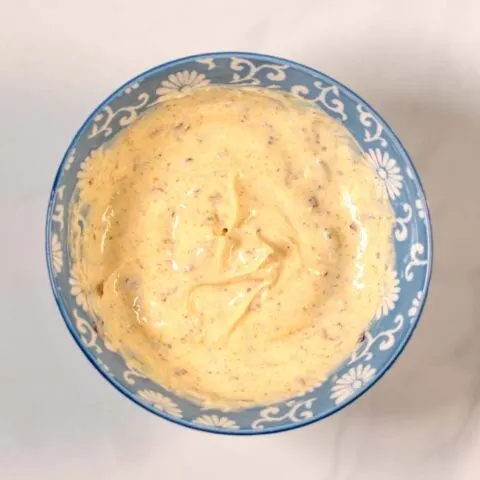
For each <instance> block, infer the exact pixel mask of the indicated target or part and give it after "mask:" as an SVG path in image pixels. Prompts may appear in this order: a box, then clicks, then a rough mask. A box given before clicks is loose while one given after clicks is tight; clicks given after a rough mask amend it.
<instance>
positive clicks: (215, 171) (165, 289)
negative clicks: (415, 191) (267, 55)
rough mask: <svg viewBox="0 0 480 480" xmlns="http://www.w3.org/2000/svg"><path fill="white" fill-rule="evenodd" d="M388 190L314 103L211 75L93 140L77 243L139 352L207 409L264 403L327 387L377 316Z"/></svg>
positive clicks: (118, 332) (144, 366) (77, 211)
mask: <svg viewBox="0 0 480 480" xmlns="http://www.w3.org/2000/svg"><path fill="white" fill-rule="evenodd" d="M381 193H382V192H381V189H380V188H379V185H378V184H377V182H376V179H375V178H374V175H373V173H372V172H371V170H369V169H368V167H366V166H365V164H364V163H363V162H362V161H361V156H360V154H359V153H358V151H357V150H356V149H355V148H354V147H353V142H351V141H350V140H349V137H348V135H347V132H346V130H344V128H343V127H341V126H340V125H338V124H337V123H336V122H334V121H332V120H330V119H329V118H328V117H327V116H325V115H324V114H322V113H321V112H319V111H318V110H316V109H313V108H310V107H309V106H308V105H306V103H305V102H300V101H298V100H296V99H294V98H293V97H290V96H287V95H284V94H281V93H274V92H271V91H270V92H265V91H255V90H251V89H250V90H249V89H233V88H232V89H228V88H218V87H217V88H213V87H212V88H208V89H200V90H197V91H193V92H190V93H188V94H183V95H180V96H177V97H172V98H170V99H169V100H166V101H165V102H163V103H162V104H160V105H159V106H157V107H155V108H154V109H151V110H150V111H149V113H148V114H146V115H144V116H142V117H141V118H140V119H139V120H137V121H136V122H135V123H134V124H133V125H132V126H130V127H128V128H127V129H126V130H125V131H123V132H122V133H120V134H119V135H118V136H117V138H116V139H115V141H114V142H113V143H112V144H111V145H110V146H108V147H107V148H104V149H101V150H98V151H96V152H93V153H92V154H91V156H90V158H89V159H88V161H87V163H86V164H85V166H84V168H83V170H82V172H81V173H80V182H79V201H78V202H77V203H75V204H74V205H72V208H71V213H72V219H73V220H72V242H71V250H72V252H71V253H72V257H73V260H74V261H75V262H77V266H78V270H79V271H81V274H79V277H81V281H82V283H83V288H84V290H85V292H86V293H87V298H88V303H89V308H90V309H91V310H92V311H93V312H94V313H95V314H96V316H97V318H98V319H99V320H100V322H101V327H100V329H101V332H102V334H103V335H104V336H105V337H106V339H107V340H108V342H109V343H110V344H111V345H112V347H113V348H114V349H115V350H117V351H119V352H120V353H121V354H122V355H123V356H124V357H125V358H126V359H127V361H128V362H129V363H130V364H133V365H134V366H135V367H136V368H138V369H140V370H141V371H142V372H143V373H144V374H146V375H148V376H149V377H150V378H152V379H153V380H155V381H157V382H158V383H160V384H162V385H163V386H165V387H167V388H169V389H171V390H173V391H175V392H176V393H178V394H180V395H182V396H184V397H187V398H190V399H192V400H194V401H196V402H199V403H201V404H203V405H205V406H208V407H219V408H224V409H236V408H243V407H248V406H253V405H259V404H266V403H270V402H274V401H278V400H281V399H285V398H288V397H291V396H293V395H296V394H301V393H302V392H305V391H306V390H308V389H309V388H312V387H314V386H317V385H319V384H320V383H321V382H322V381H323V380H324V379H325V378H326V377H327V376H328V374H329V373H331V371H332V370H333V369H334V368H335V367H336V366H337V365H338V364H339V363H341V362H342V361H343V360H344V359H345V358H346V357H347V356H348V355H349V354H350V353H351V352H352V351H353V350H354V348H355V346H356V344H357V342H358V340H359V338H360V337H361V335H362V333H363V332H364V330H365V328H367V326H368V324H369V323H370V321H371V320H372V318H373V317H374V315H375V311H376V310H377V308H378V306H379V303H380V300H381V298H380V297H381V285H383V282H384V278H385V275H386V270H387V269H388V268H389V267H390V266H391V264H392V248H391V245H392V242H391V228H392V212H391V210H390V206H389V204H388V201H387V200H386V199H385V197H384V196H382V194H381ZM87 210H88V214H87V215H86V220H85V225H84V226H83V227H82V228H83V230H81V229H80V228H79V223H80V220H81V218H82V215H85V211H87ZM82 231H83V233H81V232H82Z"/></svg>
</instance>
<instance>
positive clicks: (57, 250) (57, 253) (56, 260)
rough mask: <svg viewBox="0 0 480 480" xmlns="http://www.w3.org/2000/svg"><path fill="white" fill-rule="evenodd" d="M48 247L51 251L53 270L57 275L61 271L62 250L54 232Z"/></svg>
mask: <svg viewBox="0 0 480 480" xmlns="http://www.w3.org/2000/svg"><path fill="white" fill-rule="evenodd" d="M50 249H51V252H52V263H53V270H54V272H55V275H57V274H59V273H60V272H61V271H62V267H63V252H62V244H61V243H60V240H59V239H58V235H57V234H56V233H54V234H53V235H52V240H51V243H50Z"/></svg>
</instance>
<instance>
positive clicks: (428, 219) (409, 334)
mask: <svg viewBox="0 0 480 480" xmlns="http://www.w3.org/2000/svg"><path fill="white" fill-rule="evenodd" d="M231 56H243V57H247V58H249V59H254V60H261V61H269V60H270V61H272V60H273V61H274V62H275V61H276V62H282V63H283V64H285V65H288V66H289V67H292V68H294V69H296V70H303V71H305V72H307V73H309V74H313V75H316V76H319V77H323V78H325V79H327V80H328V81H329V82H331V83H332V84H334V85H337V86H338V87H340V88H341V89H343V91H344V93H345V94H346V95H347V96H349V97H350V98H352V99H354V100H356V101H360V102H362V103H363V104H364V105H366V106H367V107H368V108H369V109H370V110H371V112H372V113H373V114H375V115H376V116H377V118H378V119H380V120H381V122H383V125H384V126H385V128H386V129H387V130H388V131H389V133H390V134H391V135H392V138H393V140H394V142H395V143H396V146H397V148H398V149H399V150H400V151H402V152H403V154H404V156H405V158H406V160H407V161H408V164H409V167H410V168H411V169H412V171H413V173H414V175H415V180H416V182H417V183H418V187H419V193H420V194H421V196H422V197H423V200H424V205H425V220H426V222H425V225H426V232H427V246H428V258H427V265H426V267H427V269H426V273H425V280H424V284H423V292H424V296H423V299H422V303H421V305H420V307H419V312H418V317H417V321H416V322H415V323H414V324H413V325H412V326H411V328H410V329H409V331H408V332H407V334H406V335H405V337H404V339H403V341H402V342H401V343H399V344H398V346H397V348H396V349H395V351H394V352H393V353H392V355H391V356H390V358H389V359H388V361H387V362H386V363H385V364H384V366H383V367H382V368H381V369H380V370H379V371H377V374H376V376H375V378H374V379H373V380H372V381H371V382H370V383H368V384H367V385H366V386H364V388H362V389H360V390H358V392H357V393H355V394H354V395H352V397H350V398H349V399H348V401H346V402H345V403H343V404H342V405H339V406H334V407H332V408H330V409H329V410H327V411H325V412H323V413H322V414H320V415H317V416H314V417H312V418H310V419H307V420H305V421H303V422H299V423H292V424H290V425H281V426H277V427H270V428H268V427H267V428H265V429H262V430H253V429H250V430H240V431H233V430H224V429H221V428H215V427H211V426H203V425H199V424H195V423H193V422H189V421H186V420H183V419H180V418H172V417H169V416H167V415H165V414H164V413H163V412H162V411H159V410H156V409H154V408H153V407H152V406H151V405H150V404H148V403H147V402H143V401H142V400H140V399H138V398H136V397H135V396H134V395H133V394H132V393H131V392H130V391H129V390H128V389H127V388H125V387H124V386H123V385H122V384H120V383H119V382H118V381H117V380H116V379H115V378H113V377H111V376H109V375H107V373H106V372H105V371H104V370H103V369H101V368H100V367H99V365H98V363H97V361H96V359H95V357H94V356H93V355H92V354H91V352H90V351H89V350H88V349H87V348H86V347H85V345H84V344H83V343H82V341H81V340H80V337H79V335H78V334H77V332H76V331H75V329H74V328H73V327H72V323H71V321H70V317H69V314H68V312H67V309H66V308H65V305H64V304H63V300H62V297H61V295H60V292H59V290H58V288H57V286H56V283H55V281H54V276H53V272H54V270H53V265H52V255H51V246H50V242H49V241H48V239H49V230H50V225H51V222H52V214H53V208H54V205H55V196H56V192H57V187H58V183H59V179H60V176H61V174H62V172H63V169H64V166H65V163H66V162H67V158H68V153H69V152H70V150H71V149H72V147H73V146H74V145H75V144H76V142H77V140H78V139H79V137H80V136H81V135H82V134H83V132H84V131H85V129H86V127H87V125H88V124H89V123H90V121H91V120H92V119H93V117H94V116H95V115H96V114H97V112H98V111H100V110H101V109H102V108H103V107H104V106H105V105H106V104H108V103H109V102H110V101H111V100H113V99H114V98H115V97H117V96H118V95H120V94H121V92H122V91H123V90H124V89H125V88H126V87H127V86H128V85H130V84H132V83H134V82H140V81H141V80H143V78H144V77H146V76H149V75H150V74H152V73H154V72H157V71H160V70H163V69H165V68H167V67H173V66H175V65H181V64H183V63H184V62H186V61H195V60H197V59H200V58H205V57H214V58H224V57H231ZM45 254H46V261H47V269H48V276H49V280H50V286H51V288H52V292H53V294H54V297H55V301H56V304H57V308H58V310H59V311H60V314H61V316H62V318H63V320H64V322H65V325H66V327H67V329H68V331H69V332H70V334H71V335H72V337H73V339H74V340H75V342H76V344H77V345H78V346H79V347H80V349H81V351H82V352H83V353H84V355H85V356H86V357H87V359H88V360H89V361H90V363H91V364H92V365H93V366H94V367H95V369H96V370H97V371H98V372H99V373H100V374H101V375H102V376H103V377H104V378H105V379H106V380H107V381H108V382H109V383H110V384H111V385H113V387H115V388H116V389H117V390H118V391H119V392H121V393H122V394H123V395H125V397H127V398H128V399H130V400H131V401H133V402H134V403H136V404H137V405H139V406H140V407H142V408H144V409H145V410H148V411H149V412H151V413H153V414H155V415H157V416H159V417H161V418H163V419H165V420H168V421H169V422H172V423H175V424H178V425H182V426H184V427H188V428H191V429H193V430H199V431H203V432H210V433H220V434H223V435H234V436H245V435H247V436H248V435H265V434H269V433H279V432H284V431H288V430H294V429H297V428H300V427H304V426H306V425H310V424H312V423H315V422H318V421H319V420H322V419H325V418H327V417H329V416H330V415H333V414H334V413H336V412H338V411H340V410H342V409H344V408H345V407H347V406H348V405H350V404H351V403H353V402H354V401H355V400H357V399H358V398H359V397H361V396H362V395H364V394H365V393H366V392H367V391H369V390H370V389H371V388H372V387H373V386H374V385H375V384H376V383H377V382H378V381H379V380H380V379H381V378H382V377H383V376H384V375H385V373H386V372H387V371H388V370H390V368H391V367H392V365H393V364H394V363H395V361H396V360H397V359H398V357H399V356H400V354H401V353H402V352H403V351H404V349H405V347H406V345H407V343H408V342H409V340H410V338H411V337H412V335H413V332H414V331H415V329H416V328H417V325H418V323H419V321H420V318H421V316H422V313H423V309H424V307H425V304H426V302H427V298H428V293H429V286H430V280H431V276H432V265H433V235H432V224H431V215H430V210H429V207H428V202H427V199H426V196H425V191H424V188H423V185H422V182H421V180H420V176H419V175H418V172H417V170H416V168H415V165H414V164H413V161H412V159H411V158H410V156H409V154H408V152H407V150H406V149H405V147H404V146H403V144H402V142H401V141H400V139H399V138H398V136H397V135H396V134H395V132H394V131H393V129H392V128H391V127H390V125H389V124H388V123H387V122H386V121H385V120H384V119H383V117H382V116H381V115H380V114H379V113H378V112H377V111H376V110H375V109H374V108H373V107H372V106H371V105H370V104H369V103H368V102H366V101H365V100H364V99H363V98H361V97H360V96H359V95H357V94H356V93H355V92H353V91H352V90H351V89H350V88H348V87H347V86H346V85H344V84H343V83H341V82H339V81H338V80H335V79H334V78H332V77H330V76H328V75H326V74H324V73H322V72H320V71H318V70H315V69H314V68H311V67H307V66H305V65H302V64H300V63H297V62H294V61H292V60H287V59H285V58H282V57H277V56H274V55H267V54H261V53H252V52H241V51H227V52H209V53H201V54H195V55H189V56H186V57H182V58H179V59H176V60H172V61H170V62H166V63H163V64H160V65H157V66H155V67H153V68H150V69H148V70H146V71H144V72H142V73H141V74H139V75H137V76H135V77H133V78H131V79H130V80H128V81H127V82H125V83H124V84H123V85H122V86H120V87H119V88H117V89H116V90H115V91H114V92H113V93H112V94H111V95H109V96H108V97H107V98H106V99H105V100H104V101H103V102H101V103H100V104H99V105H98V106H97V107H96V108H95V109H94V110H93V111H92V113H91V114H90V115H89V116H88V117H87V119H86V120H85V122H84V123H83V125H82V126H81V128H80V129H79V130H78V131H77V133H76V134H75V136H74V137H73V139H72V141H71V142H70V144H69V146H68V148H67V149H66V151H65V154H64V156H63V158H62V161H61V163H60V165H59V167H58V170H57V173H56V175H55V179H54V181H53V185H52V188H51V191H50V198H49V202H48V209H47V216H46V224H45Z"/></svg>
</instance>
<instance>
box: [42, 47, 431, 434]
mask: <svg viewBox="0 0 480 480" xmlns="http://www.w3.org/2000/svg"><path fill="white" fill-rule="evenodd" d="M213 84H225V85H258V86H260V87H265V88H272V89H278V90H283V91H287V92H292V93H294V94H296V95H299V96H300V97H304V98H307V99H310V100H312V101H313V102H315V104H316V105H317V106H318V108H320V109H322V110H323V111H324V112H325V113H327V114H328V115H329V116H331V117H332V118H335V119H337V120H338V121H340V122H342V123H343V124H344V125H345V127H346V128H347V129H348V130H349V131H350V133H351V134H352V135H353V137H355V139H356V141H357V142H358V144H359V145H360V146H361V147H362V149H363V150H364V151H365V153H366V158H367V161H368V163H369V164H370V165H371V168H372V170H373V171H374V172H375V173H376V174H377V175H378V176H379V178H380V179H381V181H382V182H384V184H385V187H386V191H387V193H388V196H389V198H390V201H391V204H392V206H393V208H394V211H395V215H396V224H395V228H394V231H393V239H394V243H395V250H396V271H395V273H394V276H395V278H394V282H393V287H392V288H391V290H390V291H389V292H387V293H386V295H385V297H384V298H383V301H382V305H381V307H380V308H379V310H378V312H377V315H376V318H375V319H372V320H374V321H373V322H372V324H371V327H370V329H369V331H368V332H366V334H365V339H364V341H363V342H362V343H361V344H359V345H358V348H357V350H356V351H355V352H354V353H352V355H351V356H350V357H349V358H348V359H347V360H346V361H345V363H344V364H343V365H342V366H341V367H340V368H339V369H338V370H337V371H336V372H335V373H334V374H332V375H331V376H330V377H329V378H328V380H327V381H325V382H324V383H323V384H322V385H321V386H319V387H318V388H316V389H314V390H312V391H310V392H309V393H307V394H305V395H303V396H301V397H296V398H292V399H291V400H288V401H286V402H281V403H278V404H274V405H269V406H264V407H258V408H249V409H246V410H242V411H237V412H222V411H218V410H211V409H204V408H201V407H199V406H197V405H195V404H192V403H191V402H189V401H187V400H185V399H183V398H181V397H178V396H176V395H174V394H173V393H171V392H169V391H168V390H166V389H165V388H163V387H162V386H161V385H158V384H156V383H154V382H152V381H150V380H149V379H148V378H145V377H143V376H142V375H141V373H140V372H137V371H134V370H132V369H130V368H128V366H127V365H126V364H125V362H124V361H123V359H122V358H121V357H120V356H119V355H118V354H116V353H115V352H112V351H110V350H109V348H108V345H106V344H105V343H104V342H103V341H102V339H101V338H100V337H99V336H98V335H97V333H96V331H95V328H94V324H93V322H92V319H91V318H90V317H89V315H88V314H87V312H86V311H85V309H84V307H85V305H86V303H85V292H83V291H82V287H81V284H80V283H79V281H78V279H77V277H76V272H75V270H74V269H72V265H71V263H70V256H69V252H68V247H67V245H68V243H67V233H68V229H69V219H68V205H69V202H70V199H71V197H72V193H73V190H74V188H75V185H76V182H77V179H78V175H79V172H81V169H82V162H83V161H84V159H85V158H86V157H87V156H88V154H89V153H90V152H91V151H92V150H94V149H96V148H98V147H99V146H100V145H102V144H104V143H105V142H108V141H109V140H111V139H112V137H114V136H115V135H116V134H117V133H118V132H119V131H120V130H122V129H123V128H125V127H127V126H128V125H130V124H131V123H132V122H133V121H134V120H135V119H136V118H138V116H139V115H140V114H141V113H142V112H144V111H145V110H147V109H148V108H149V106H151V105H153V104H154V103H156V102H157V101H158V100H159V98H161V97H162V96H163V95H166V94H167V93H170V92H172V91H179V90H182V91H183V90H186V89H194V88H201V87H204V86H207V85H213ZM46 255H47V265H48V271H49V275H50V281H51V285H52V289H53V293H54V295H55V299H56V301H57V304H58V308H59V309H60V312H61V314H62V316H63V319H64V321H65V323H66V325H67V328H68V329H69V330H70V333H71V334H72V336H73V338H74V339H75V341H76V342H77V344H78V345H79V346H80V348H81V350H82V351H83V352H84V353H85V355H86V356H87V358H88V359H89V360H90V361H91V363H92V364H93V365H94V366H95V368H96V369H97V370H98V371H99V372H100V373H101V374H102V375H103V376H104V377H105V378H106V379H107V380H108V381H109V382H110V383H111V384H112V385H114V386H115V387H116V388H117V389H118V390H119V391H120V392H122V393H123V394H124V395H126V396H127V397H128V398H130V399H131V400H133V401H134V402H135V403H137V404H138V405H140V406H142V407H144V408H146V409H147V410H149V411H151V412H153V413H155V414H157V415H159V416H161V417H163V418H165V419H167V420H171V421H173V422H176V423H178V424H181V425H185V426H188V427H193V428H197V429H199V430H205V431H210V432H218V433H231V434H258V433H270V432H280V431H283V430H289V429H292V428H296V427H300V426H302V425H306V424H309V423H312V422H315V421H317V420H320V419H321V418H325V417H327V416H329V415H331V414H332V413H334V412H336V411H338V410H340V409H341V408H343V407H345V406H346V405H348V404H349V403H351V402H352V401H353V400H355V399H356V398H358V397H359V396H360V395H361V394H362V393H364V392H365V391H367V390H368V389H369V388H370V387H371V386H372V385H373V384H374V383H375V382H376V381H377V380H378V379H379V378H380V377H381V376H382V375H383V374H384V373H385V372H386V371H387V370H388V369H389V368H390V366H391V365H392V363H393V362H394V361H395V359H396V358H397V357H398V355H399V354H400V353H401V352H402V350H403V349H404V347H405V345H406V343H407V342H408V340H409V338H410V336H411V335H412V333H413V331H414V329H415V327H416V325H417V322H418V320H419V318H420V314H421V312H422V309H423V305H424V303H425V300H426V296H427V291H428V284H429V280H430V273H431V266H432V232H431V224H430V217H429V212H428V208H427V204H426V201H425V195H424V193H423V189H422V185H421V183H420V180H419V178H418V175H417V173H416V171H415V168H414V166H413V164H412V161H411V160H410V158H409V156H408V154H407V152H406V151H405V149H404V148H403V146H402V144H401V143H400V141H399V140H398V138H397V137H396V135H395V134H394V133H393V131H392V130H391V129H390V127H389V126H388V125H387V124H386V123H385V121H384V120H383V119H382V118H381V117H380V115H378V113H376V112H375V111H374V110H373V109H372V108H371V107H370V106H369V105H368V104H367V103H366V102H365V101H363V100H362V99H361V98H360V97H358V96H357V95H356V94H355V93H353V92H352V91H351V90H349V89H348V88H347V87H345V86H344V85H342V84H340V83H339V82H337V81H335V80H333V79H332V78H330V77H328V76H326V75H324V74H322V73H320V72H317V71H316V70H313V69H311V68H308V67H305V66H303V65H299V64H298V63H295V62H291V61H289V60H284V59H281V58H276V57H270V56H267V55H260V54H252V53H211V54H204V55H197V56H193V57H187V58H183V59H180V60H175V61H173V62H170V63H166V64H164V65H161V66H159V67H155V68H153V69H151V70H149V71H147V72H145V73H142V74H141V75H139V76H138V77H136V78H134V79H133V80H131V81H130V82H128V83H127V84H125V85H124V86H122V87H120V88H119V89H118V90H117V91H116V92H115V93H113V94H112V95H111V96H110V97H108V98H107V99H106V100H105V101H104V102H103V103H102V104H101V105H100V106H99V107H98V108H97V109H96V110H95V111H94V112H93V113H92V114H91V115H90V117H89V118H88V119H87V121H86V122H85V123H84V125H83V126H82V127H81V128H80V130H79V132H78V133H77V135H75V138H74V139H73V141H72V143H71V144H70V146H69V147H68V150H67V152H66V154H65V156H64V158H63V160H62V163H61V165H60V168H59V169H58V173H57V176H56V178H55V181H54V183H53V188H52V192H51V197H50V203H49V206H48V213H47V223H46Z"/></svg>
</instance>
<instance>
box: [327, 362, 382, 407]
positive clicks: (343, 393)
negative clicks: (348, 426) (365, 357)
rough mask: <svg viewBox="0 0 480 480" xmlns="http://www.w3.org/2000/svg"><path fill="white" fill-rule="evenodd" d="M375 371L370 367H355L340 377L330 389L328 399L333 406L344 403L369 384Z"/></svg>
mask: <svg viewBox="0 0 480 480" xmlns="http://www.w3.org/2000/svg"><path fill="white" fill-rule="evenodd" d="M376 372H377V370H376V369H375V368H373V367H371V366H370V365H357V366H356V367H353V368H351V369H350V370H349V371H348V372H347V373H345V374H344V375H342V376H341V377H340V378H339V379H338V380H337V381H336V382H335V385H334V386H333V387H332V390H331V395H330V398H331V399H332V400H334V401H335V404H336V405H338V404H339V403H342V402H344V401H345V400H347V399H348V398H350V397H351V396H352V395H353V394H354V393H355V392H356V391H358V390H359V389H360V388H362V387H363V386H364V385H365V384H367V383H368V382H370V381H371V380H372V378H373V377H374V376H375V373H376Z"/></svg>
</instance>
